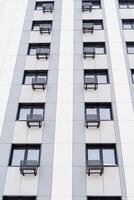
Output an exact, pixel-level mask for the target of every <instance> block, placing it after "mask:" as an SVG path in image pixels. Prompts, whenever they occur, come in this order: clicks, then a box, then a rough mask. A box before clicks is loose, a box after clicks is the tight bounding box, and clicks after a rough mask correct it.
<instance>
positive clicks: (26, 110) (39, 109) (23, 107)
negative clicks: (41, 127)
mask: <svg viewBox="0 0 134 200" xmlns="http://www.w3.org/2000/svg"><path fill="white" fill-rule="evenodd" d="M28 115H31V116H33V115H41V116H42V119H43V118H44V104H42V103H39V104H37V103H33V104H30V103H27V104H26V103H24V104H22V103H20V104H19V107H18V113H17V120H19V121H26V120H27V116H28Z"/></svg>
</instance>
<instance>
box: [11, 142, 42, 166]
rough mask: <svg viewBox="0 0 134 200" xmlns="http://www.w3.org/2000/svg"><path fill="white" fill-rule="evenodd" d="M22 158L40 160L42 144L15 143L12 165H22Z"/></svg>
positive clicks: (12, 151) (12, 152)
mask: <svg viewBox="0 0 134 200" xmlns="http://www.w3.org/2000/svg"><path fill="white" fill-rule="evenodd" d="M21 160H36V161H38V164H39V162H40V145H32V144H30V145H13V146H12V150H11V157H10V162H9V165H10V166H20V162H21Z"/></svg>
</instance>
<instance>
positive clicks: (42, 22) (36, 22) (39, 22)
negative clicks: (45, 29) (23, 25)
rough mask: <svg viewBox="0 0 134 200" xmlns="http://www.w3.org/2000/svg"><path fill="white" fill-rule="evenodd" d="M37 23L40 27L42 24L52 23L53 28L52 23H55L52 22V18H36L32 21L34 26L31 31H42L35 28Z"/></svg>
mask: <svg viewBox="0 0 134 200" xmlns="http://www.w3.org/2000/svg"><path fill="white" fill-rule="evenodd" d="M36 24H37V26H38V27H40V24H43V25H44V24H49V25H51V28H52V24H53V22H52V20H34V21H33V22H32V27H31V31H36V32H37V31H38V32H39V31H40V30H34V26H35V25H36Z"/></svg>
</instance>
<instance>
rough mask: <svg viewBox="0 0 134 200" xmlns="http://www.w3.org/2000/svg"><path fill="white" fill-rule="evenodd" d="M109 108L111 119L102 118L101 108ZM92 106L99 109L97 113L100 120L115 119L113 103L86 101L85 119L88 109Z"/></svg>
mask: <svg viewBox="0 0 134 200" xmlns="http://www.w3.org/2000/svg"><path fill="white" fill-rule="evenodd" d="M107 107H108V108H109V110H110V119H105V120H104V119H101V117H100V109H101V108H107ZM88 108H89V109H90V108H95V109H96V111H97V115H98V116H99V119H100V121H113V111H112V104H111V103H102V102H101V103H92V102H91V103H85V119H86V116H87V114H86V113H87V109H88Z"/></svg>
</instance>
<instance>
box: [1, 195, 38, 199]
mask: <svg viewBox="0 0 134 200" xmlns="http://www.w3.org/2000/svg"><path fill="white" fill-rule="evenodd" d="M3 200H36V197H32V196H4V197H3Z"/></svg>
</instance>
